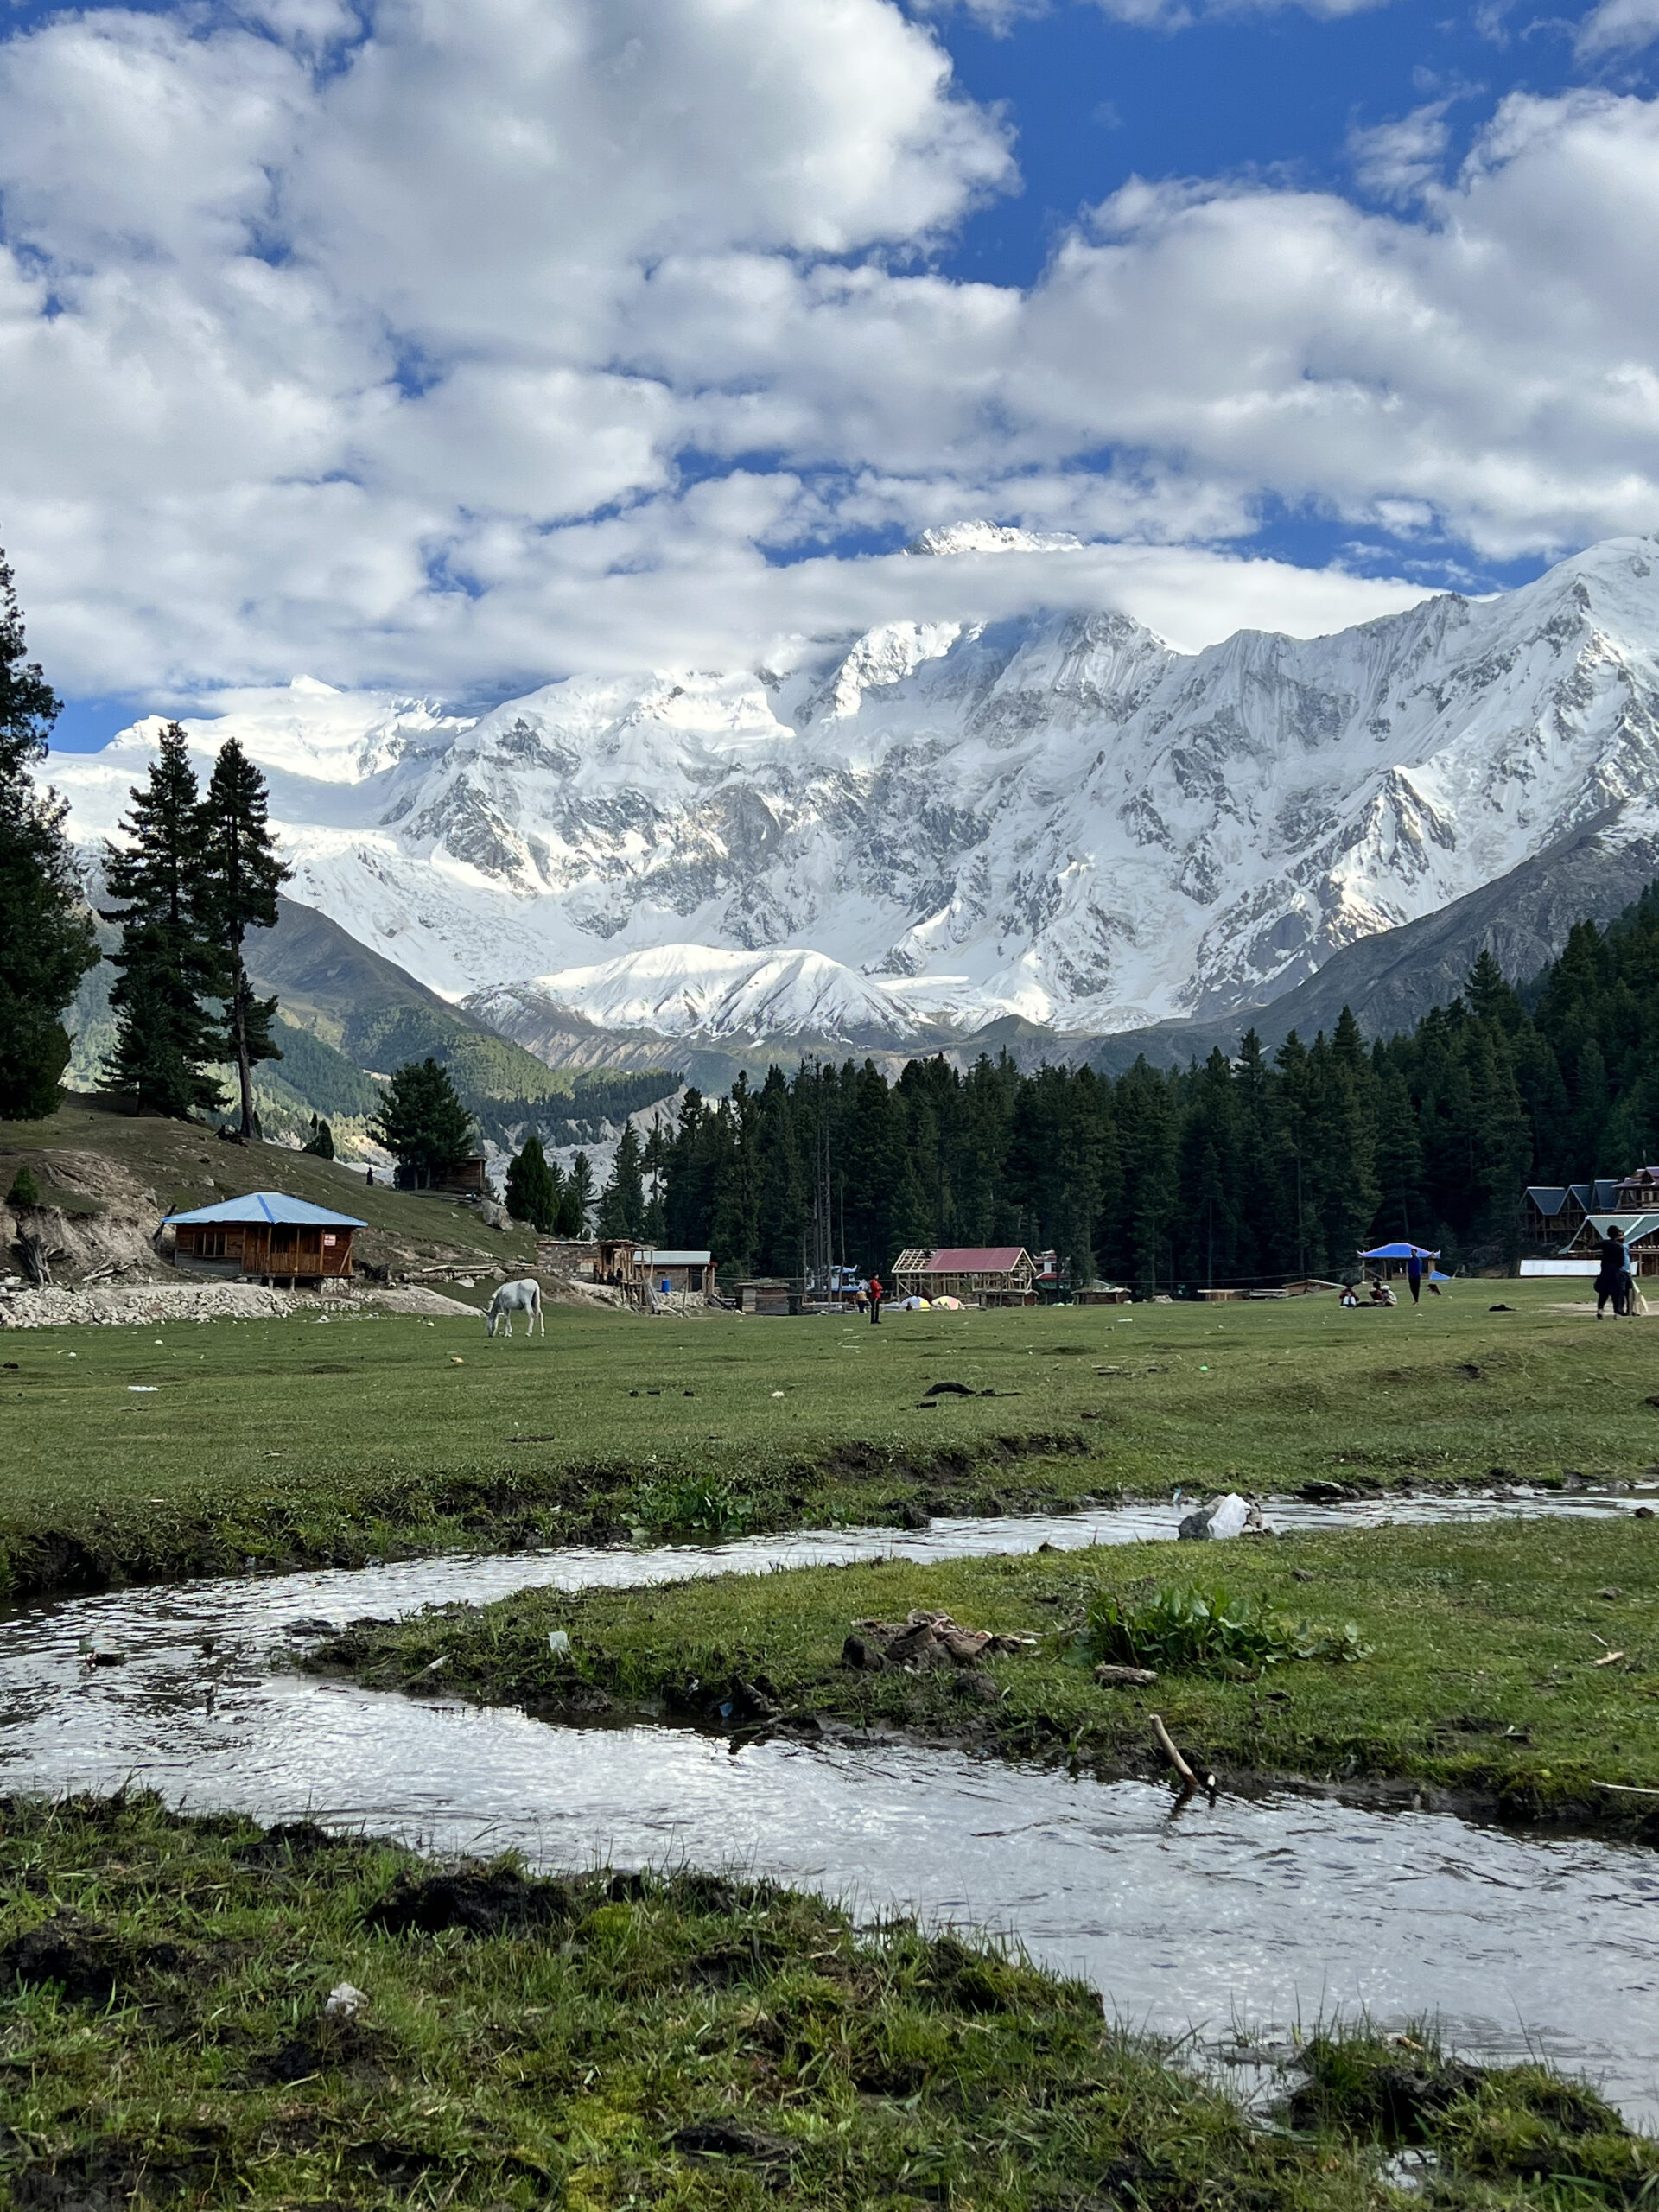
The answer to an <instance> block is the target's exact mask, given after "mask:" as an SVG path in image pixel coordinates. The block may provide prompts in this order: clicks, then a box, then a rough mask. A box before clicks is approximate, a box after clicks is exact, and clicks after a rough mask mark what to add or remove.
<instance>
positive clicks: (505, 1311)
mask: <svg viewBox="0 0 1659 2212" xmlns="http://www.w3.org/2000/svg"><path fill="white" fill-rule="evenodd" d="M515 1313H528V1314H529V1316H530V1334H531V1336H532V1337H533V1336H534V1335H535V1333H536V1324H537V1322H538V1321H539V1322H540V1323H541V1325H542V1334H543V1336H545V1335H546V1334H547V1316H546V1315H545V1314H544V1313H543V1311H542V1286H541V1285H540V1283H538V1282H537V1281H536V1279H535V1277H534V1276H533V1275H521V1276H520V1277H519V1279H518V1281H517V1282H504V1283H503V1284H502V1285H501V1287H500V1288H499V1290H498V1291H497V1292H496V1294H495V1296H494V1297H493V1299H492V1300H490V1310H489V1312H488V1313H486V1315H485V1317H484V1325H485V1327H486V1329H487V1330H488V1332H489V1333H490V1335H491V1336H493V1335H494V1334H495V1325H496V1323H497V1322H498V1321H499V1322H500V1323H501V1325H502V1326H503V1327H504V1328H505V1331H506V1332H507V1334H508V1335H509V1336H511V1335H512V1317H513V1315H514V1314H515Z"/></svg>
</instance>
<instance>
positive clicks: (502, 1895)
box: [363, 1866, 575, 1936]
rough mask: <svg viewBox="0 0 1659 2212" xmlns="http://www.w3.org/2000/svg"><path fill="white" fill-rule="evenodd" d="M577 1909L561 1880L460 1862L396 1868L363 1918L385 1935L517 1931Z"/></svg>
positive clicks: (546, 1923)
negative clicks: (438, 1869) (408, 1870)
mask: <svg viewBox="0 0 1659 2212" xmlns="http://www.w3.org/2000/svg"><path fill="white" fill-rule="evenodd" d="M574 1911H575V1903H574V1900H573V1898H572V1897H571V1893H570V1891H569V1887H568V1886H567V1885H566V1884H564V1883H563V1882H537V1881H526V1880H525V1878H524V1876H523V1875H522V1874H521V1873H519V1872H518V1870H517V1869H516V1868H515V1867H512V1866H477V1867H462V1868H460V1869H458V1870H457V1871H456V1872H454V1873H450V1874H431V1875H427V1876H424V1877H422V1876H415V1875H409V1874H400V1875H399V1876H398V1878H397V1881H396V1882H395V1883H394V1884H393V1885H392V1886H391V1889H390V1890H389V1891H387V1892H386V1894H385V1897H382V1898H381V1899H380V1901H379V1903H378V1904H374V1905H372V1906H371V1907H370V1908H369V1910H368V1911H367V1912H366V1913H365V1915H364V1916H363V1917H364V1924H365V1926H366V1927H369V1928H376V1929H379V1930H380V1931H381V1932H382V1933H383V1934H385V1935H387V1936H407V1935H410V1934H413V1933H416V1932H418V1933H419V1934H421V1935H423V1936H441V1935H442V1934H444V1933H445V1932H446V1931H447V1930H448V1929H452V1928H459V1929H461V1930H462V1931H463V1932H464V1933H465V1934H467V1935H468V1936H500V1935H503V1934H506V1933H515V1934H516V1933H518V1932H520V1931H522V1930H524V1929H529V1928H541V1927H547V1926H550V1925H551V1924H552V1923H556V1922H562V1921H568V1920H569V1919H570V1918H571V1917H572V1916H573V1914H574Z"/></svg>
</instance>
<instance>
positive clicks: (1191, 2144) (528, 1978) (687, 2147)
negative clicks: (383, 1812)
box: [0, 1799, 1659, 2212]
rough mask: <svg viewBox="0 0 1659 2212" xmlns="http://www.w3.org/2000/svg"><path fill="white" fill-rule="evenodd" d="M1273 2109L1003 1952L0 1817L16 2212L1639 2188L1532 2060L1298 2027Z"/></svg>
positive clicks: (1460, 2210)
mask: <svg viewBox="0 0 1659 2212" xmlns="http://www.w3.org/2000/svg"><path fill="white" fill-rule="evenodd" d="M342 1984H345V1985H350V1987H351V1990H352V1991H353V1997H352V1998H350V1999H346V2000H345V2001H346V2005H347V2008H348V2009H346V2011H341V2010H340V2000H336V2009H335V2011H334V2013H332V2014H331V2013H330V2012H329V2010H328V2005H329V1998H330V1993H331V1992H332V1991H334V1990H336V1989H338V1988H339V1987H340V1985H342ZM359 2000H360V2001H359ZM1402 2061H1403V2063H1402ZM1391 2064H1392V2068H1393V2071H1392V2074H1390V2072H1389V2068H1390V2065H1391ZM1419 2078H1421V2079H1422V2080H1424V2081H1427V2083H1428V2085H1429V2086H1428V2088H1427V2091H1426V2092H1425V2091H1421V2090H1418V2091H1414V2090H1412V2089H1411V2088H1410V2086H1409V2085H1410V2084H1411V2082H1414V2081H1416V2080H1418V2079H1419ZM1402 2084H1403V2086H1402ZM1290 2117H1291V2119H1292V2120H1293V2122H1294V2125H1292V2126H1289V2127H1281V2128H1280V2129H1277V2130H1267V2129H1263V2128H1262V2127H1259V2126H1253V2125H1251V2124H1250V2123H1249V2121H1248V2120H1246V2118H1245V2116H1244V2115H1243V2113H1242V2112H1241V2111H1240V2110H1239V2109H1238V2108H1237V2107H1236V2106H1234V2105H1232V2104H1231V2103H1230V2102H1229V2101H1228V2100H1227V2099H1226V2098H1225V2097H1224V2095H1223V2094H1220V2093H1219V2091H1217V2089H1215V2088H1211V2087H1209V2086H1206V2085H1205V2084H1203V2083H1201V2082H1198V2081H1196V2080H1195V2079H1193V2078H1192V2077H1190V2076H1189V2075H1186V2074H1185V2073H1183V2072H1182V2071H1180V2070H1179V2069H1178V2068H1177V2067H1176V2066H1175V2065H1174V2064H1173V2063H1172V2054H1171V2053H1170V2051H1169V2050H1168V2049H1167V2048H1166V2046H1162V2045H1160V2044H1157V2043H1155V2042H1154V2041H1152V2040H1150V2039H1148V2038H1145V2037H1133V2036H1129V2035H1128V2034H1125V2033H1122V2032H1120V2031H1116V2030H1114V2029H1112V2028H1110V2027H1109V2026H1108V2025H1107V2024H1105V2023H1104V2021H1103V2018H1102V2013H1101V2005H1100V1999H1099V1998H1098V1997H1097V1996H1096V1993H1094V1992H1093V1991H1092V1990H1090V1989H1089V1988H1087V1987H1085V1986H1083V1985H1081V1984H1078V1983H1076V1982H1072V1981H1067V1980H1061V1979H1059V1978H1058V1977H1056V1976H1054V1975H1052V1974H1047V1973H1045V1972H1041V1971H1039V1970H1038V1969H1037V1968H1035V1967H1033V1966H1032V1965H1031V1964H1030V1963H1029V1962H1028V1961H1027V1960H1026V1959H1024V1958H1023V1957H1022V1956H1021V1955H1020V1954H1019V1953H1018V1952H1017V1951H1015V1950H1014V1949H1012V1948H1000V1947H997V1946H995V1945H986V1944H983V1943H978V1942H964V1941H963V1940H962V1939H961V1938H959V1937H958V1936H955V1935H953V1934H950V1933H943V1934H936V1933H931V1932H927V1931H923V1930H920V1929H917V1928H916V1927H914V1926H913V1925H912V1924H910V1923H905V1922H902V1921H900V1922H895V1923H889V1924H887V1925H885V1926H882V1927H879V1928H875V1929H863V1930H860V1929H855V1927H854V1926H853V1925H852V1924H851V1923H850V1922H849V1919H848V1918H847V1916H845V1914H843V1913H842V1911H840V1910H837V1909H836V1907H834V1906H832V1905H830V1904H825V1903H823V1902H822V1901H821V1900H819V1899H817V1898H814V1897H806V1896H801V1895H798V1894H795V1893H791V1892H790V1891H783V1890H779V1889H776V1888H772V1887H770V1886H767V1885H751V1884H747V1883H744V1882H741V1881H738V1880H728V1879H724V1878H719V1877H716V1876H712V1875H709V1874H700V1873H693V1872H683V1873H680V1874H679V1875H677V1876H676V1877H673V1878H658V1877H653V1876H650V1875H645V1876H641V1875H632V1874H622V1875H615V1876H613V1875H612V1874H610V1873H609V1872H589V1873H586V1874H582V1875H579V1876H564V1877H563V1878H556V1879H550V1880H533V1879H527V1878H524V1876H523V1875H522V1874H521V1873H520V1872H518V1870H517V1869H516V1868H515V1867H513V1866H511V1865H508V1864H504V1863H498V1864H496V1865H494V1866H486V1867H475V1868H472V1869H467V1870H460V1871H459V1872H454V1873H451V1874H448V1875H446V1874H443V1873H438V1872H435V1871H434V1870H433V1869H432V1868H431V1867H430V1866H428V1865H427V1864H425V1863H424V1862H423V1861H421V1860H419V1859H415V1858H413V1857H412V1856H411V1855H410V1854H409V1853H406V1852H404V1851H401V1850H398V1849H397V1848H395V1847H391V1846H389V1845H385V1844H379V1843H375V1842H372V1841H365V1840H351V1839H346V1840H341V1839H338V1838H332V1837H330V1836H328V1835H327V1834H323V1833H322V1832H321V1831H320V1830H318V1829H315V1828H313V1827H308V1826H307V1825H304V1824H300V1825H298V1826H296V1827H288V1828H285V1829H283V1828H278V1829H273V1830H271V1831H270V1832H269V1833H268V1834H267V1833H264V1832H262V1831H261V1830H259V1829H258V1828H257V1827H254V1826H252V1825H251V1824H250V1823H248V1822H246V1821H242V1820H240V1819H238V1818H235V1817H228V1818H217V1819H205V1820H203V1819H197V1820H187V1819H183V1818H180V1817H177V1816H174V1815H168V1814H167V1813H165V1812H164V1811H162V1808H160V1807H159V1806H158V1805H157V1803H156V1802H155V1801H154V1800H151V1799H136V1800H132V1801H128V1802H123V1801H119V1800H117V1801H113V1802H110V1801H106V1802H85V1801H79V1802H67V1803H61V1804H59V1805H56V1806H51V1807H47V1806H41V1805H27V1804H25V1805H18V1804H8V1805H7V1806H6V1808H5V1822H4V1831H3V1835H0V2122H3V2133H0V2188H3V2190H5V2192H6V2193H7V2195H8V2196H9V2197H10V2203H11V2204H12V2205H13V2206H14V2207H16V2208H18V2212H22V2208H24V2207H29V2208H39V2207H46V2206H52V2207H57V2208H62V2209H63V2212H67V2208H69V2207H71V2206H73V2207H76V2208H78V2212H105V2208H108V2212H113V2208H115V2207H116V2206H118V2205H123V2206H125V2205H130V2206H133V2207H135V2208H138V2209H139V2212H143V2208H146V2207H154V2208H156V2212H163V2208H168V2209H170V2208H173V2207H175V2206H176V2207H183V2206H187V2205H188V2206H192V2207H214V2206H220V2205H224V2206H231V2205H234V2206H237V2207H239V2208H249V2209H250V2212H278V2208H283V2209H284V2212H289V2209H291V2208H300V2207H306V2208H311V2212H321V2208H323V2207H325V2206H327V2207H331V2208H338V2212H344V2208H346V2207H352V2208H355V2207H359V2206H360V2207H365V2208H367V2207H385V2208H391V2207H398V2208H402V2207H406V2206H411V2205H415V2206H430V2207H437V2206H454V2207H457V2208H461V2212H466V2209H467V2208H473V2207H476V2208H480V2212H484V2209H485V2208H488V2212H507V2209H508V2208H519V2207H523V2208H525V2212H528V2208H530V2207H531V2206H537V2207H540V2206H545V2205H558V2206H562V2207H565V2208H568V2212H623V2208H626V2207H635V2206H645V2205H651V2206H659V2207H663V2208H666V2209H667V2212H702V2208H709V2212H713V2208H716V2207H718V2208H721V2212H725V2208H743V2207H753V2208H757V2212H758V2208H760V2207H762V2206H766V2205H781V2206H785V2207H790V2206H801V2207H805V2206H816V2207H825V2208H829V2207H847V2208H849V2212H850V2209H851V2208H855V2207H856V2208H870V2212H887V2209H888V2208H891V2212H899V2209H900V2208H904V2209H905V2212H913V2208H915V2207H917V2206H918V2204H924V2203H935V2204H940V2203H944V2204H952V2205H955V2206H957V2207H959V2208H963V2212H969V2208H972V2212H1003V2208H1006V2212H1045V2209H1046V2212H1085V2208H1091V2209H1092V2212H1099V2208H1103V2207H1105V2206H1108V2205H1111V2206H1117V2207H1120V2208H1135V2212H1199V2209H1200V2208H1204V2207H1217V2208H1220V2207H1232V2208H1238V2212H1383V2208H1384V2207H1386V2206H1395V2205H1399V2204H1401V2203H1402V2202H1404V2201H1405V2200H1402V2198H1401V2197H1399V2196H1397V2195H1396V2194H1395V2192H1394V2191H1393V2190H1390V2189H1389V2188H1388V2187H1387V2186H1386V2185H1385V2183H1383V2179H1382V2178H1381V2161H1382V2154H1383V2152H1384V2151H1385V2150H1386V2148H1387V2147H1388V2146H1389V2145H1390V2144H1391V2143H1392V2142H1394V2141H1395V2140H1398V2139H1401V2138H1402V2136H1404V2137H1405V2138H1406V2139H1413V2140H1421V2141H1425V2142H1427V2143H1428V2144H1429V2145H1431V2146H1432V2147H1433V2148H1434V2149H1435V2150H1436V2151H1437V2152H1439V2153H1440V2158H1441V2162H1442V2164H1441V2171H1440V2173H1439V2175H1438V2177H1436V2180H1435V2182H1434V2184H1433V2196H1432V2200H1431V2201H1432V2202H1433V2203H1434V2204H1436V2205H1438V2206H1440V2207H1442V2208H1445V2212H1487V2209H1488V2208H1490V2212H1500V2208H1512V2209H1513V2212H1519V2209H1520V2208H1536V2212H1559V2209H1560V2208H1565V2207H1566V2206H1567V2205H1569V2204H1570V2205H1573V2206H1574V2207H1578V2206H1582V2205H1584V2204H1586V2203H1588V2204H1597V2205H1610V2204H1625V2203H1634V2202H1637V2199H1638V2197H1639V2196H1640V2192H1641V2191H1642V2190H1643V2187H1644V2186H1650V2185H1651V2181H1652V2177H1653V2176H1654V2175H1655V2173H1656V2171H1659V2146H1656V2145H1653V2144H1652V2143H1651V2142H1649V2141H1648V2140H1647V2139H1643V2138H1638V2137H1636V2136H1633V2135H1631V2134H1630V2133H1628V2132H1627V2131H1626V2130H1625V2129H1624V2127H1623V2126H1621V2125H1620V2123H1619V2122H1618V2120H1617V2118H1616V2117H1615V2116H1614V2115H1613V2114H1612V2113H1611V2112H1609V2111H1608V2109H1607V2108H1606V2107H1605V2106H1604V2105H1602V2104H1600V2103H1599V2101H1598V2100H1597V2099H1596V2098H1595V2097H1594V2096H1593V2095H1592V2094H1590V2093H1589V2092H1588V2091H1586V2090H1583V2089H1580V2088H1576V2087H1574V2086H1573V2085H1571V2084H1568V2083H1565V2082H1561V2081H1560V2079H1559V2078H1558V2077H1556V2076H1554V2075H1550V2074H1548V2073H1547V2072H1546V2071H1545V2070H1544V2069H1541V2068H1520V2069H1509V2070H1506V2071H1503V2072H1494V2073H1491V2074H1483V2073H1478V2072H1477V2071H1475V2070H1474V2069H1452V2068H1450V2067H1448V2065H1447V2063H1446V2062H1445V2061H1443V2060H1441V2059H1440V2056H1439V2055H1438V2054H1436V2053H1433V2052H1430V2053H1429V2054H1428V2055H1427V2056H1421V2055H1418V2054H1416V2053H1415V2052H1413V2054H1412V2056H1410V2057H1409V2058H1405V2056H1404V2054H1403V2053H1402V2050H1400V2049H1399V2048H1398V2047H1396V2046H1391V2045H1379V2044H1375V2043H1373V2042H1368V2041H1365V2040H1364V2039H1361V2040H1360V2041H1359V2042H1358V2043H1357V2044H1352V2045H1350V2044H1347V2043H1344V2041H1343V2040H1341V2039H1340V2038H1336V2037H1323V2038H1321V2039H1320V2040H1319V2044H1318V2045H1317V2047H1316V2049H1315V2050H1314V2051H1313V2063H1312V2065H1311V2069H1310V2090H1309V2092H1308V2093H1306V2094H1305V2096H1304V2099H1303V2101H1302V2103H1301V2105H1300V2107H1297V2108H1296V2109H1294V2112H1293V2113H1292V2114H1291V2116H1290Z"/></svg>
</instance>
